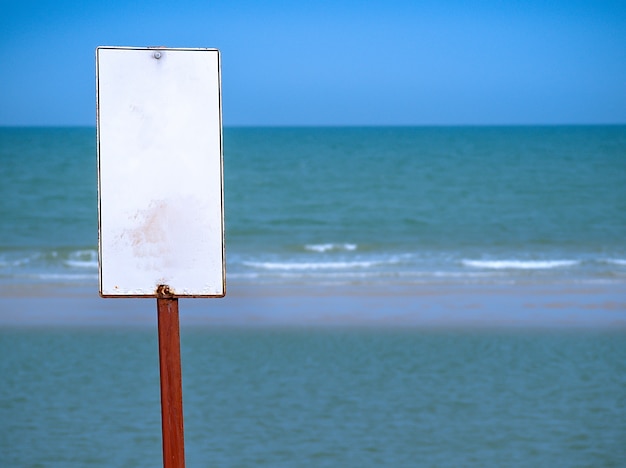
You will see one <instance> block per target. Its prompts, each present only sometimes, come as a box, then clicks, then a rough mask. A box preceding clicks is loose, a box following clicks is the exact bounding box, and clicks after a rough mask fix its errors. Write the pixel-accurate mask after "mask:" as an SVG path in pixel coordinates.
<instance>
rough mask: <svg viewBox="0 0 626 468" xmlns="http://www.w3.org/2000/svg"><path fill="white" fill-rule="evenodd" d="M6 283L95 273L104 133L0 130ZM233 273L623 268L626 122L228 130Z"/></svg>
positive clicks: (309, 277)
mask: <svg viewBox="0 0 626 468" xmlns="http://www.w3.org/2000/svg"><path fill="white" fill-rule="evenodd" d="M0 163H1V166H0V171H1V174H2V181H3V182H2V184H1V185H0V200H2V201H1V203H0V219H2V223H1V225H0V281H3V282H8V283H11V282H70V283H71V282H83V283H85V282H86V283H89V284H95V282H96V272H97V254H96V243H97V208H96V207H97V194H96V180H97V176H96V154H95V130H94V129H92V128H57V129H55V128H50V129H47V128H2V129H0ZM224 165H225V202H226V215H225V216H226V229H227V232H226V242H227V272H228V273H227V279H228V281H229V282H235V283H237V282H245V281H250V282H254V283H287V284H291V283H293V284H309V283H316V284H317V283H325V284H358V283H365V284H367V283H373V282H376V283H382V284H385V283H398V284H400V283H402V284H417V283H421V284H424V283H425V284H429V283H441V282H443V283H446V282H457V283H458V282H460V283H467V284H472V283H506V284H509V283H520V282H541V283H544V282H551V281H553V282H561V283H562V282H569V283H580V282H609V283H610V282H617V283H623V282H624V281H625V280H626V243H625V242H624V239H626V127H625V126H589V127H585V126H572V127H416V128H411V127H399V128H395V127H393V128H227V129H225V130H224Z"/></svg>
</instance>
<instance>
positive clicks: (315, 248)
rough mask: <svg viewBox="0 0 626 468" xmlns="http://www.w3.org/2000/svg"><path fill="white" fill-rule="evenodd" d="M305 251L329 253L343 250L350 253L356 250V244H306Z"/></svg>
mask: <svg viewBox="0 0 626 468" xmlns="http://www.w3.org/2000/svg"><path fill="white" fill-rule="evenodd" d="M304 248H305V250H310V251H312V252H319V253H324V252H331V251H333V250H343V251H348V252H351V251H353V250H356V249H357V245H356V244H307V245H305V246H304Z"/></svg>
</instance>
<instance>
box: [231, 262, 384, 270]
mask: <svg viewBox="0 0 626 468" xmlns="http://www.w3.org/2000/svg"><path fill="white" fill-rule="evenodd" d="M243 264H244V265H246V266H249V267H253V268H260V269H264V270H337V269H347V268H370V267H373V266H375V265H380V264H381V262H374V261H369V262H366V261H361V262H302V263H296V262H243Z"/></svg>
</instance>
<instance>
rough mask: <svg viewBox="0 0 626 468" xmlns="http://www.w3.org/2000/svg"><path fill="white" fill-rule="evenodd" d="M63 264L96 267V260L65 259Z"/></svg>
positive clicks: (77, 266) (76, 266)
mask: <svg viewBox="0 0 626 468" xmlns="http://www.w3.org/2000/svg"><path fill="white" fill-rule="evenodd" d="M64 263H65V265H67V266H70V267H75V268H98V262H97V261H81V260H67V261H66V262H64Z"/></svg>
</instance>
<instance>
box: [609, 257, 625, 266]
mask: <svg viewBox="0 0 626 468" xmlns="http://www.w3.org/2000/svg"><path fill="white" fill-rule="evenodd" d="M606 262H607V263H611V264H613V265H619V266H626V260H625V259H622V258H608V259H607V260H606Z"/></svg>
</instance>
